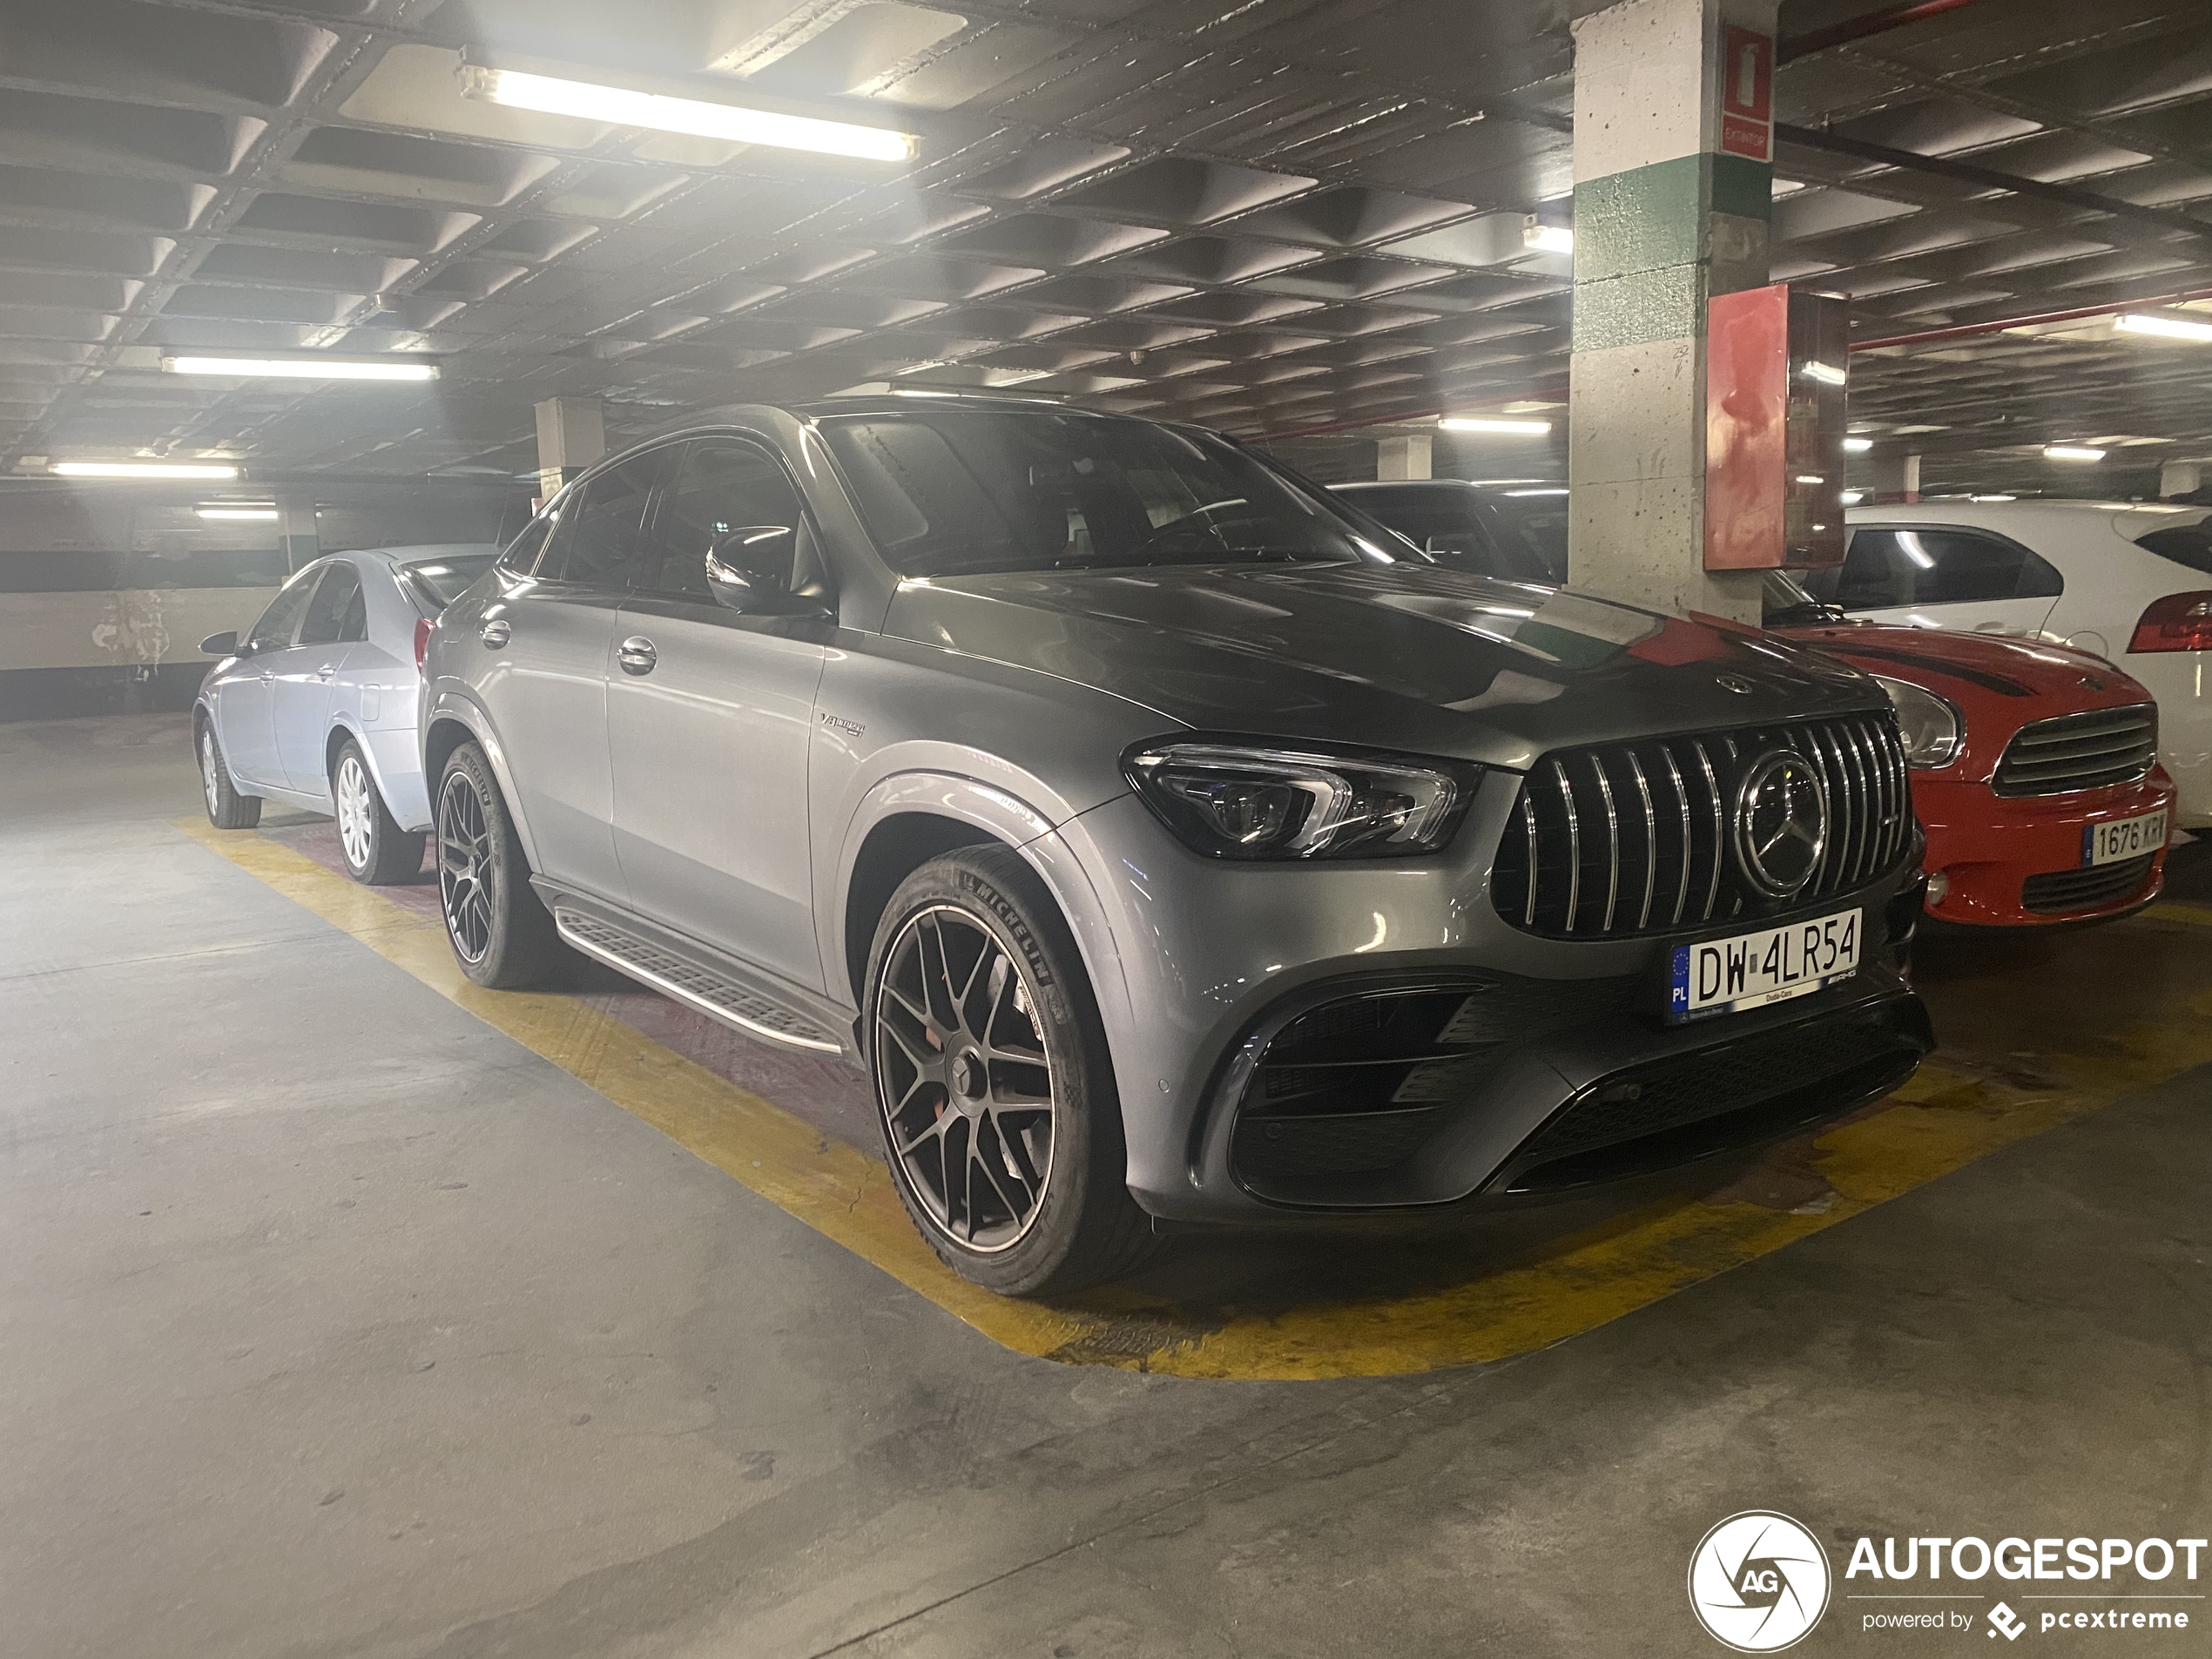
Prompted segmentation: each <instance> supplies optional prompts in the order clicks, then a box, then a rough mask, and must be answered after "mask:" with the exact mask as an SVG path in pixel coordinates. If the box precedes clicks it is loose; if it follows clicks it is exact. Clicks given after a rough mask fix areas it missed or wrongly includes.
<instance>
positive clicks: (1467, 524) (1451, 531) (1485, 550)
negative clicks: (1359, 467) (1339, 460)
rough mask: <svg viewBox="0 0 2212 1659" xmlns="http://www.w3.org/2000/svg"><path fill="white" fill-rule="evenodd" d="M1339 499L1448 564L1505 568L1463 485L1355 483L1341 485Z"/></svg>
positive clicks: (1501, 571) (1490, 570)
mask: <svg viewBox="0 0 2212 1659" xmlns="http://www.w3.org/2000/svg"><path fill="white" fill-rule="evenodd" d="M1345 499H1346V500H1348V501H1350V502H1352V505H1353V506H1354V507H1357V508H1359V509H1360V510H1361V511H1362V512H1366V513H1370V514H1372V515H1373V516H1375V517H1376V518H1378V519H1379V520H1381V521H1382V522H1383V523H1385V524H1387V525H1388V526H1389V527H1390V528H1391V529H1394V530H1396V531H1397V532H1398V533H1399V535H1400V536H1404V537H1405V538H1406V540H1407V541H1409V542H1411V543H1413V545H1414V546H1415V547H1418V548H1420V549H1421V550H1423V551H1425V552H1427V553H1432V554H1434V555H1435V556H1436V558H1437V561H1438V563H1441V564H1445V565H1448V566H1449V567H1450V568H1452V569H1453V570H1473V571H1475V572H1477V573H1478V574H1480V575H1483V576H1506V575H1508V574H1510V572H1509V571H1508V570H1507V569H1506V568H1505V566H1504V564H1503V563H1502V562H1501V559H1500V557H1499V554H1498V550H1497V548H1496V546H1495V545H1494V544H1493V543H1492V542H1491V539H1490V536H1489V533H1488V532H1487V531H1486V530H1485V529H1483V528H1482V524H1481V522H1480V520H1479V519H1478V518H1477V517H1476V516H1475V506H1474V500H1473V499H1472V498H1471V497H1470V496H1467V493H1466V492H1465V491H1464V490H1458V489H1355V490H1349V491H1347V492H1346V493H1345Z"/></svg>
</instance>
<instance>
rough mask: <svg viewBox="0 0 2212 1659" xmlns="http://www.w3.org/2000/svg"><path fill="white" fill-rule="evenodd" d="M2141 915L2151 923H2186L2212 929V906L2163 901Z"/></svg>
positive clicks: (2177, 900) (2171, 900)
mask: <svg viewBox="0 0 2212 1659" xmlns="http://www.w3.org/2000/svg"><path fill="white" fill-rule="evenodd" d="M2141 914H2142V915H2143V916H2144V917H2145V918H2146V919H2148V921H2186V922H2188V923H2190V924H2192V925H2193V926H2195V927H2212V905H2201V904H2184V903H2183V902H2182V900H2179V899H2161V900H2159V901H2158V902H2157V903H2156V904H2155V905H2152V906H2150V907H2148V909H2146V910H2144V911H2143V912H2142V913H2141Z"/></svg>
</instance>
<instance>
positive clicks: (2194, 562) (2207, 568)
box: [2135, 518, 2212, 576]
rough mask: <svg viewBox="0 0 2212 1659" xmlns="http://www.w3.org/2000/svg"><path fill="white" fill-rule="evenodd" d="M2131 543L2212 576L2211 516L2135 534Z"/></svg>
mask: <svg viewBox="0 0 2212 1659" xmlns="http://www.w3.org/2000/svg"><path fill="white" fill-rule="evenodd" d="M2135 545H2136V546H2137V547H2141V548H2148V550H2150V551H2152V552H2153V553H2155V554H2157V555H2158V556H2159V557H2160V558H2161V559H2171V560H2172V561H2173V562H2174V563H2176V564H2179V565H2182V566H2183V567H2185V568H2186V569H2188V570H2195V571H2196V572H2198V573H2199V574H2200V575H2203V576H2212V518H2208V519H2205V520H2203V521H2202V522H2200V523H2195V524H2175V525H2174V526H2173V527H2171V528H2170V529H2162V530H2153V531H2152V532H2151V533H2150V534H2149V535H2148V536H2137V537H2136V538H2135Z"/></svg>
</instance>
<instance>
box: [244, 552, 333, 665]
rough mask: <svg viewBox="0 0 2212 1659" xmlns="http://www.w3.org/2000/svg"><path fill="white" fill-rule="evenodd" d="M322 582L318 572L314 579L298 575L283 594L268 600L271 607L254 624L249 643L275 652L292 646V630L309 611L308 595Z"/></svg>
mask: <svg viewBox="0 0 2212 1659" xmlns="http://www.w3.org/2000/svg"><path fill="white" fill-rule="evenodd" d="M320 579H321V573H320V571H318V572H317V573H316V574H315V575H314V576H304V575H303V576H295V577H293V578H292V580H291V581H290V582H289V583H287V584H286V585H285V589H284V591H283V592H281V593H280V594H278V595H277V597H275V598H273V599H272V600H270V601H269V608H268V609H267V610H264V611H263V612H262V613H261V619H260V621H259V622H257V623H255V624H253V632H252V633H250V634H248V635H246V644H249V645H251V646H252V647H253V649H254V650H256V651H273V650H275V649H277V648H279V647H280V646H284V645H289V644H291V643H292V631H293V628H294V627H295V626H296V625H297V624H298V623H299V621H300V612H301V611H302V610H306V609H307V596H308V595H309V594H311V593H313V592H314V590H315V583H317V582H318V581H319V580H320Z"/></svg>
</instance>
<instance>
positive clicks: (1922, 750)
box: [1874, 674, 1966, 770]
mask: <svg viewBox="0 0 2212 1659" xmlns="http://www.w3.org/2000/svg"><path fill="white" fill-rule="evenodd" d="M1874 681H1875V683H1876V684H1877V685H1879V686H1880V687H1881V688H1882V689H1883V690H1884V691H1887V692H1888V693H1889V694H1890V701H1891V702H1892V703H1894V704H1895V705H1897V724H1898V731H1899V732H1902V733H1903V734H1904V737H1905V765H1908V766H1917V767H1919V768H1921V769H1922V770H1927V769H1930V768H1932V767H1936V766H1947V765H1950V764H1951V763H1952V761H1954V760H1956V759H1958V758H1959V745H1961V744H1963V743H1965V742H1966V716H1965V715H1963V714H1961V713H1959V711H1958V710H1957V709H1956V708H1954V707H1952V705H1950V704H1949V703H1946V701H1944V699H1943V698H1939V697H1938V696H1937V695H1936V694H1935V693H1934V692H1933V691H1922V690H1921V689H1920V688H1919V686H1917V685H1906V684H1905V682H1904V681H1903V680H1893V679H1891V678H1888V677H1887V676H1886V675H1883V674H1877V675H1875V676H1874Z"/></svg>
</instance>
